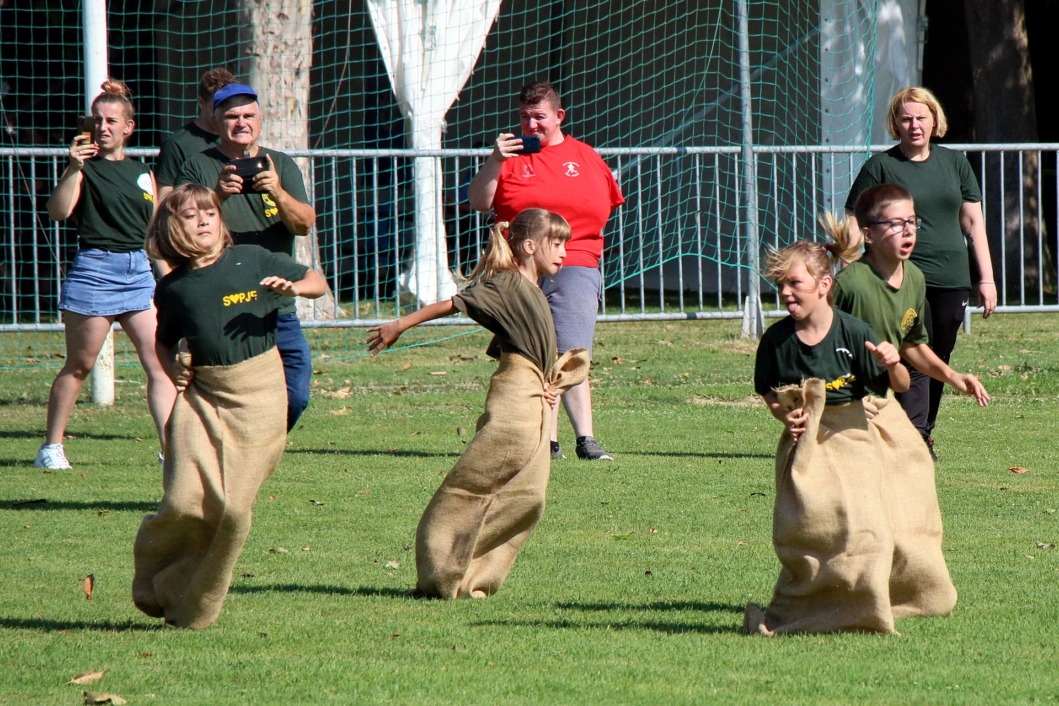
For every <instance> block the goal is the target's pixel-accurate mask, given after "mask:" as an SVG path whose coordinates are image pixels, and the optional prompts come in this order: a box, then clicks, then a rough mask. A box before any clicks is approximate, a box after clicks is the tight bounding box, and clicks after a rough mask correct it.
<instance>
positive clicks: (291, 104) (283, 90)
mask: <svg viewBox="0 0 1059 706" xmlns="http://www.w3.org/2000/svg"><path fill="white" fill-rule="evenodd" d="M241 1H242V8H243V11H244V12H245V13H246V18H245V20H246V21H245V22H244V23H243V24H242V31H243V42H242V46H243V47H244V51H245V53H246V54H245V56H244V57H243V59H242V64H243V71H242V73H243V74H245V75H246V76H247V77H248V79H249V84H250V85H251V86H253V87H254V90H255V91H256V92H257V96H258V102H259V103H260V105H261V108H262V114H263V116H264V120H263V121H262V128H261V144H263V145H264V146H266V147H271V148H272V149H277V150H281V151H284V152H290V151H294V150H306V149H308V148H309V68H310V66H312V58H313V36H312V1H311V0H241ZM296 161H297V162H298V164H299V166H300V167H301V169H302V176H303V178H304V179H305V184H306V187H307V188H308V190H309V201H310V203H311V202H312V201H313V179H312V173H311V169H310V166H311V165H310V163H309V160H307V159H298V160H296ZM295 242H296V249H295V259H297V261H298V262H300V263H302V264H303V265H309V266H310V267H313V266H315V267H319V264H320V257H319V254H318V252H319V251H318V248H319V240H318V237H317V232H316V229H315V228H314V229H313V231H312V233H311V234H310V235H308V236H306V237H299V238H297V239H296V240H295ZM324 274H325V275H328V274H331V273H324ZM298 313H299V314H300V315H301V316H303V317H306V316H307V317H310V318H317V319H334V318H338V317H340V316H341V315H342V312H341V310H340V309H339V308H338V306H337V304H336V302H335V299H334V295H333V294H332V293H331V292H328V293H327V294H325V295H324V296H323V297H320V298H319V299H316V300H308V299H299V300H298Z"/></svg>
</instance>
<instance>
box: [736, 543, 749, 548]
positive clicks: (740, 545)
mask: <svg viewBox="0 0 1059 706" xmlns="http://www.w3.org/2000/svg"><path fill="white" fill-rule="evenodd" d="M735 546H737V547H745V546H746V542H736V543H735Z"/></svg>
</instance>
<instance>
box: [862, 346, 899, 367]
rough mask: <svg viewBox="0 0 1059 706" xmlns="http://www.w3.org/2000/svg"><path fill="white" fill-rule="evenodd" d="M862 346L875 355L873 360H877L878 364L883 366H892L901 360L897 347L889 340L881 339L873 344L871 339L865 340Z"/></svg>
mask: <svg viewBox="0 0 1059 706" xmlns="http://www.w3.org/2000/svg"><path fill="white" fill-rule="evenodd" d="M864 347H865V348H867V349H868V351H870V352H871V354H872V355H873V356H875V360H877V361H879V365H881V366H883V367H884V368H892V367H894V366H895V365H897V364H898V363H900V362H901V354H900V353H898V352H897V349H896V348H894V346H893V344H892V343H890V342H889V341H882V342H881V343H879V345H875V344H874V343H872V342H871V341H865V342H864Z"/></svg>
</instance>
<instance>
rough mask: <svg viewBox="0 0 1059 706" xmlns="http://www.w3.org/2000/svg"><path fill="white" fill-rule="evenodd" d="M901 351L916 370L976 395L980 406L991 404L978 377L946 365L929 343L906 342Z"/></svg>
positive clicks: (902, 355)
mask: <svg viewBox="0 0 1059 706" xmlns="http://www.w3.org/2000/svg"><path fill="white" fill-rule="evenodd" d="M900 352H901V357H902V358H904V359H905V360H907V361H908V362H909V363H911V364H912V366H913V367H915V369H916V370H918V371H920V372H921V373H923V374H924V375H928V376H930V377H932V378H934V379H935V380H939V381H941V382H947V383H949V384H950V385H952V386H953V387H955V388H956V389H957V390H959V391H960V392H963V393H965V394H968V395H974V398H975V399H976V400H977V401H978V406H979V407H986V406H988V405H989V401H990V399H992V398H991V397H990V396H989V393H988V392H986V389H985V387H984V386H983V385H982V382H981V381H980V380H979V379H978V378H977V377H975V376H974V375H971V374H970V373H967V374H964V373H958V372H956V371H955V370H953V369H952V368H950V367H949V366H948V365H946V363H945V361H943V360H942V359H941V358H939V357H938V356H937V354H935V353H934V351H932V350H930V346H928V345H927V344H925V343H916V344H913V343H905V344H903V345H902V346H901V351H900Z"/></svg>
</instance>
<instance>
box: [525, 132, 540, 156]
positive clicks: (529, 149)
mask: <svg viewBox="0 0 1059 706" xmlns="http://www.w3.org/2000/svg"><path fill="white" fill-rule="evenodd" d="M540 151H541V136H540V135H523V136H522V154H537V153H538V152H540Z"/></svg>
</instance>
